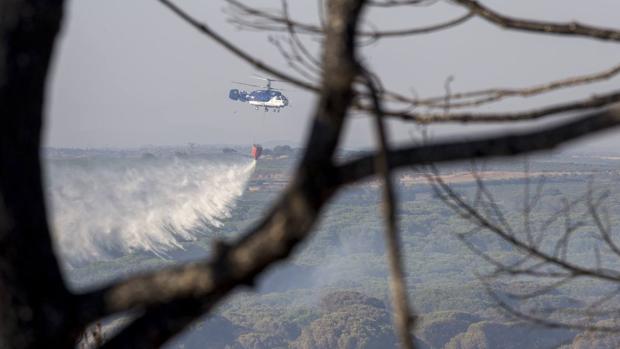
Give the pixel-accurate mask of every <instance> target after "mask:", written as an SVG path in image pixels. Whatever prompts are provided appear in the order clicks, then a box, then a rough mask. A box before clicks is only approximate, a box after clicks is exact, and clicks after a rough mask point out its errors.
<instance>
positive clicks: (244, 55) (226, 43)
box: [158, 0, 319, 92]
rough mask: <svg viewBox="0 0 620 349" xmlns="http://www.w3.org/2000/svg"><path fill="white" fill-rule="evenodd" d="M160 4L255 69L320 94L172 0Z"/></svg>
mask: <svg viewBox="0 0 620 349" xmlns="http://www.w3.org/2000/svg"><path fill="white" fill-rule="evenodd" d="M158 1H159V2H160V3H162V4H163V5H164V6H166V7H167V8H169V9H170V10H171V11H172V12H173V13H174V14H176V15H177V16H179V17H180V18H181V19H183V20H184V21H185V22H187V23H188V24H190V25H191V26H192V27H194V28H195V29H196V30H198V31H199V32H201V33H203V34H205V35H206V36H208V37H209V38H211V39H213V40H214V41H215V42H217V43H218V44H220V45H222V46H223V47H224V48H226V49H227V50H228V51H230V52H231V53H233V54H234V55H235V56H237V57H239V58H241V59H243V60H244V61H246V62H247V63H249V64H251V65H253V66H254V67H256V68H258V69H260V70H262V71H264V72H265V73H268V74H271V75H273V76H275V77H278V78H280V79H282V80H285V81H287V82H289V83H291V84H293V85H296V86H298V87H301V88H303V89H306V90H310V91H314V92H318V91H319V89H318V87H316V86H313V85H310V84H309V83H307V82H305V81H303V80H299V79H297V78H295V77H293V76H291V75H289V74H286V73H284V72H282V71H280V70H278V69H276V68H274V67H272V66H269V65H267V64H265V63H263V62H262V61H260V60H258V59H257V58H256V57H254V56H253V55H251V54H249V53H247V52H245V51H243V50H242V49H241V48H239V47H238V46H235V45H234V44H233V43H231V42H230V41H228V40H226V39H225V38H224V37H223V36H221V35H220V34H218V33H216V32H215V31H213V30H212V29H211V28H209V27H208V26H207V25H206V24H204V23H200V22H199V21H198V20H196V19H194V18H193V17H192V16H190V15H189V14H188V13H187V12H185V11H183V10H182V9H181V8H180V7H178V6H177V5H175V4H174V3H172V2H171V1H170V0H158Z"/></svg>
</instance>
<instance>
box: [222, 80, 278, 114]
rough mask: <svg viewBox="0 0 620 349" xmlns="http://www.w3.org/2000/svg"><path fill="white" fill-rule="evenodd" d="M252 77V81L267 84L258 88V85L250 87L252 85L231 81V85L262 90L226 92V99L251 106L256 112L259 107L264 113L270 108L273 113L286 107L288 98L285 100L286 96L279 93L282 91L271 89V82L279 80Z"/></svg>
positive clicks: (233, 90)
mask: <svg viewBox="0 0 620 349" xmlns="http://www.w3.org/2000/svg"><path fill="white" fill-rule="evenodd" d="M252 77H253V78H254V79H260V80H264V81H266V82H267V83H266V85H264V86H259V85H252V84H246V83H243V82H236V81H233V83H235V84H239V85H245V86H252V87H258V88H262V89H261V90H254V91H250V92H248V91H244V90H239V89H232V90H230V91H229V92H228V98H230V99H232V100H233V101H239V102H244V103H248V104H250V105H253V106H254V107H255V108H256V110H258V109H259V108H261V107H262V108H265V111H266V112H267V111H269V109H270V108H271V109H272V110H273V111H274V112H280V109H282V108H284V107H286V106H287V105H288V98H286V96H285V95H283V94H282V92H280V91H282V90H281V89H277V88H273V87H271V83H272V82H274V81H279V80H275V79H270V78H264V77H262V76H252Z"/></svg>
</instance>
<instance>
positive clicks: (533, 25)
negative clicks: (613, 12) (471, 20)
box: [454, 0, 620, 41]
mask: <svg viewBox="0 0 620 349" xmlns="http://www.w3.org/2000/svg"><path fill="white" fill-rule="evenodd" d="M454 1H455V2H456V3H459V4H461V5H463V6H465V7H467V8H468V9H469V10H471V11H473V12H475V13H476V14H477V15H478V16H480V17H481V18H484V19H486V20H487V21H489V22H492V23H494V24H497V25H499V26H501V27H504V28H508V29H518V30H524V31H529V32H535V33H548V34H558V35H569V36H581V37H586V38H593V39H599V40H607V41H620V30H616V29H608V28H600V27H594V26H590V25H584V24H580V23H577V22H570V23H553V22H543V21H533V20H527V19H517V18H512V17H508V16H504V15H501V14H499V13H497V12H495V11H493V10H491V9H490V8H488V7H486V6H484V5H482V4H481V3H480V2H479V1H476V0H454Z"/></svg>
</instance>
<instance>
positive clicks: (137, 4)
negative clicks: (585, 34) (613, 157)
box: [46, 0, 620, 147]
mask: <svg viewBox="0 0 620 349" xmlns="http://www.w3.org/2000/svg"><path fill="white" fill-rule="evenodd" d="M247 3H249V4H258V5H260V6H261V7H276V6H277V5H278V4H279V0H276V1H266V0H264V1H248V2H247ZM483 3H484V4H487V5H488V6H491V7H492V8H495V9H497V10H499V11H502V12H504V13H511V14H513V15H515V16H528V17H531V18H537V19H549V20H561V21H567V20H578V21H581V22H585V23H592V24H599V25H603V26H610V27H614V26H615V27H620V25H619V24H618V13H620V2H619V1H617V0H597V1H593V2H588V3H587V4H586V3H585V2H583V1H580V0H520V1H511V2H508V1H500V0H494V1H490V0H485V1H483ZM178 4H179V5H181V6H182V7H184V8H185V9H187V10H189V11H190V12H191V13H192V14H193V15H195V16H196V17H197V18H199V19H201V20H203V21H204V22H206V23H207V24H209V25H210V26H212V27H213V28H214V29H216V30H218V31H219V32H220V33H222V34H224V35H226V36H227V37H228V38H230V39H231V40H232V41H234V42H235V43H236V44H238V45H240V46H242V47H243V48H244V49H246V50H248V51H249V52H253V53H255V54H256V55H257V56H259V57H260V58H261V59H263V60H264V61H267V62H269V63H271V64H273V65H275V66H278V67H280V68H282V69H284V70H287V67H286V65H285V63H284V61H283V59H282V58H281V57H280V56H279V54H278V52H277V50H276V49H275V48H274V47H273V46H272V45H271V44H269V43H268V41H267V34H265V33H255V32H248V31H240V30H237V29H235V27H234V26H232V25H231V24H229V23H228V22H227V15H226V14H225V13H224V12H223V9H224V8H225V2H223V1H199V0H192V1H189V0H187V1H178ZM291 6H292V9H291V10H292V13H293V15H294V16H295V17H298V18H301V19H304V20H307V21H310V20H312V21H315V20H316V18H317V16H316V9H315V6H316V1H299V0H297V1H291ZM67 10H68V11H67V12H68V17H67V19H68V20H67V21H66V22H65V27H64V34H63V36H62V40H61V42H60V46H59V50H58V51H57V56H56V61H55V69H54V71H53V78H52V82H51V85H50V96H51V99H50V102H49V105H48V116H47V142H46V143H47V144H48V145H50V146H56V147H136V146H142V145H181V144H187V143H188V142H195V143H200V144H213V143H226V144H233V143H234V144H251V143H254V142H258V143H260V142H266V141H274V140H282V141H289V142H299V143H301V141H302V140H303V137H304V135H305V127H306V126H307V124H308V122H309V117H310V116H311V113H312V103H313V96H312V95H310V94H309V93H306V92H304V91H301V90H299V89H296V88H294V87H292V86H286V85H284V84H281V85H279V86H282V87H284V88H288V91H286V92H285V94H286V95H287V96H288V97H289V99H290V100H291V106H290V107H289V108H287V109H285V110H283V111H282V112H281V113H272V112H269V113H264V112H263V111H255V110H254V109H253V108H252V107H250V106H249V105H247V104H242V103H239V102H233V101H231V100H229V99H228V97H227V96H228V90H229V89H230V88H237V87H238V86H235V85H234V84H232V83H231V82H232V81H245V82H249V83H255V82H257V81H254V80H252V79H251V78H250V77H249V76H250V75H252V74H253V73H256V72H257V70H256V69H254V68H252V67H250V66H248V65H247V64H246V63H244V62H242V61H241V60H239V59H237V58H235V57H234V56H233V55H232V54H230V53H228V52H227V51H225V50H224V49H223V48H221V47H220V46H218V45H217V44H215V43H214V42H213V41H211V40H210V39H208V38H207V37H204V36H202V35H201V34H199V33H197V32H196V31H195V30H194V29H193V28H190V27H189V26H188V25H187V24H185V23H183V22H182V21H181V20H179V19H178V18H177V17H176V16H174V15H173V14H172V13H171V12H170V11H168V10H167V9H165V8H164V7H163V6H162V5H161V4H160V3H158V2H157V1H156V0H131V1H125V0H106V1H97V0H79V1H77V0H73V1H69V4H68V9H67ZM460 13H463V9H462V8H460V7H458V6H454V5H452V4H450V3H448V2H445V1H444V2H440V3H439V4H437V5H434V6H431V7H415V8H411V9H407V10H397V11H394V10H389V11H387V10H377V11H373V12H369V13H367V14H366V19H367V20H368V21H369V22H371V23H372V24H373V25H374V26H377V27H380V28H386V29H388V28H391V29H395V28H403V27H411V26H417V25H419V26H424V25H425V24H430V23H434V22H437V21H438V20H446V19H450V18H454V16H457V15H459V14H460ZM363 55H364V59H365V61H366V62H367V63H368V64H369V65H370V66H372V67H373V68H374V69H376V70H377V71H378V72H379V73H380V74H381V75H382V76H383V77H384V79H385V80H384V81H385V83H386V86H388V87H390V88H392V89H399V90H400V91H402V92H404V93H407V91H409V90H410V89H412V88H413V89H415V91H416V92H417V93H418V95H419V96H422V97H424V96H430V95H435V94H438V93H442V92H443V83H444V80H445V79H446V77H447V76H449V75H453V76H454V79H455V80H454V82H453V84H452V89H453V91H461V90H467V89H472V88H484V87H519V86H527V85H530V84H535V83H541V82H544V81H546V80H549V79H558V78H562V77H565V76H568V75H576V74H585V73H591V72H595V71H600V70H603V69H607V68H608V67H611V66H612V65H614V64H617V63H618V62H619V61H620V60H619V58H620V45H618V44H611V43H605V42H600V41H595V40H586V39H575V38H565V37H558V36H545V35H532V34H527V33H520V32H513V31H506V30H502V29H499V28H497V27H495V26H493V25H490V24H488V23H486V22H483V21H481V20H478V19H474V20H471V21H469V22H468V23H466V24H464V25H461V26H460V27H457V28H455V29H450V30H447V31H443V32H439V33H435V34H431V35H425V36H415V37H411V38H408V39H386V40H384V41H382V43H381V44H378V45H373V46H370V47H365V48H363ZM619 81H620V79H615V80H611V81H608V82H605V83H600V84H597V85H595V86H592V87H587V88H579V89H571V90H570V91H563V92H560V93H554V94H546V95H544V96H543V97H539V98H535V99H531V100H524V99H513V100H511V101H510V102H509V103H505V104H501V105H500V106H498V107H496V108H500V109H511V108H514V109H515V110H517V109H524V108H528V107H532V106H536V105H542V104H544V103H549V102H559V101H562V100H566V99H568V98H577V97H582V98H585V97H587V96H589V95H590V94H592V93H596V92H597V91H604V90H608V89H611V88H614V87H617V86H618V82H619ZM368 123H369V120H367V119H365V118H355V119H354V120H353V121H352V122H350V123H349V126H348V128H347V136H346V138H345V141H344V146H347V147H357V146H367V145H370V144H372V143H373V138H372V134H371V133H370V132H369V129H368V127H367V124H368ZM391 126H392V127H391V128H392V131H393V134H394V136H395V138H396V139H400V140H403V139H408V138H409V137H410V133H411V132H412V130H414V129H415V128H414V127H412V126H411V125H409V124H402V123H392V125H391ZM479 129H480V127H474V128H467V129H463V128H462V127H461V126H456V127H451V128H450V130H451V131H452V132H454V131H463V132H466V133H468V134H470V133H471V131H472V130H479ZM437 132H439V133H441V132H442V131H437ZM612 138H614V137H610V136H608V137H606V138H605V143H602V144H604V145H605V146H616V145H618V144H620V143H619V142H613V140H612ZM616 138H617V137H616ZM599 146H600V145H599Z"/></svg>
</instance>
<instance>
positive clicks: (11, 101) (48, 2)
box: [0, 0, 74, 348]
mask: <svg viewBox="0 0 620 349" xmlns="http://www.w3.org/2000/svg"><path fill="white" fill-rule="evenodd" d="M62 14H63V1H61V0H0V348H35V347H37V348H56V347H69V346H71V345H72V344H73V343H74V342H73V340H72V335H71V332H73V330H71V328H72V327H73V324H74V321H72V319H71V318H72V317H73V316H72V314H74V312H73V311H71V310H72V308H71V307H72V306H71V304H72V303H73V302H71V295H70V293H69V292H68V291H67V290H66V288H65V287H64V283H63V280H62V277H61V274H60V269H59V266H58V262H57V260H56V257H55V256H54V252H53V248H52V243H51V239H50V234H49V229H48V224H47V217H46V211H45V202H44V195H43V188H42V183H41V164H40V160H39V148H40V140H41V128H42V119H43V118H42V113H43V108H44V100H45V96H44V95H45V86H46V78H47V74H48V68H49V64H50V58H51V55H52V51H53V48H54V42H55V38H56V36H57V34H58V31H59V28H60V23H61V20H62Z"/></svg>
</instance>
